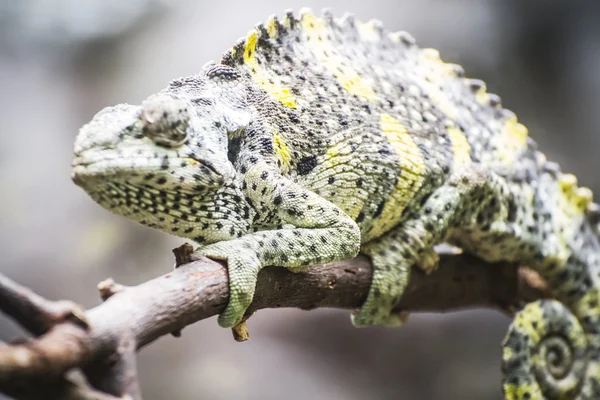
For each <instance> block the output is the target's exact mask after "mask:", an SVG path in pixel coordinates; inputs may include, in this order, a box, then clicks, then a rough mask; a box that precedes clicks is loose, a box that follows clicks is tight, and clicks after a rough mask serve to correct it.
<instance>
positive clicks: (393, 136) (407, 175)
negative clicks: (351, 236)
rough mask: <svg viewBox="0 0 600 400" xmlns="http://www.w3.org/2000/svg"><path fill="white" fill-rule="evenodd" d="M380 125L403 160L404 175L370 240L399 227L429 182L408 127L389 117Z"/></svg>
mask: <svg viewBox="0 0 600 400" xmlns="http://www.w3.org/2000/svg"><path fill="white" fill-rule="evenodd" d="M379 124H380V127H381V130H382V132H383V133H384V134H385V136H386V137H387V139H388V140H389V143H390V145H391V146H392V148H393V149H394V151H395V153H396V154H397V155H398V156H399V157H400V165H401V168H402V174H401V175H400V178H399V180H398V184H397V185H396V187H395V189H394V191H393V192H392V193H391V194H390V196H389V197H388V200H387V201H386V203H385V205H384V207H383V211H382V212H381V215H380V216H379V218H378V219H377V221H375V224H374V225H373V226H372V227H371V229H370V231H369V233H368V238H367V239H366V240H368V239H372V238H376V237H378V236H381V235H382V234H383V233H385V232H386V231H388V230H389V229H390V228H392V227H393V226H394V225H396V223H398V221H399V220H400V218H401V217H402V212H403V211H404V209H405V208H406V206H407V205H408V203H409V202H410V200H411V199H412V198H413V197H414V196H415V194H416V193H417V192H418V191H419V189H420V188H421V186H423V182H424V181H425V178H424V177H425V161H424V159H423V155H422V154H421V150H420V149H419V147H418V146H417V144H416V143H415V141H414V139H413V138H412V137H411V135H410V134H409V133H408V131H407V130H406V128H405V127H404V125H402V123H401V122H400V121H398V120H397V119H395V118H394V117H392V116H391V115H389V114H381V116H380V119H379Z"/></svg>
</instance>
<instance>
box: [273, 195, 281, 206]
mask: <svg viewBox="0 0 600 400" xmlns="http://www.w3.org/2000/svg"><path fill="white" fill-rule="evenodd" d="M281 201H282V198H281V196H280V195H277V196H275V198H274V199H273V204H275V205H276V206H278V205H280V204H281Z"/></svg>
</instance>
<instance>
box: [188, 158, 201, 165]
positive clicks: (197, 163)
mask: <svg viewBox="0 0 600 400" xmlns="http://www.w3.org/2000/svg"><path fill="white" fill-rule="evenodd" d="M185 162H186V163H187V164H188V165H191V166H192V167H197V166H198V165H200V162H199V161H196V160H194V159H193V158H186V159H185Z"/></svg>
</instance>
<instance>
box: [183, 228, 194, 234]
mask: <svg viewBox="0 0 600 400" xmlns="http://www.w3.org/2000/svg"><path fill="white" fill-rule="evenodd" d="M193 231H194V228H187V229H186V230H185V231H183V233H192V232H193Z"/></svg>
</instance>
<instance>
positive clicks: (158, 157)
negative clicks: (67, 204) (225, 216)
mask: <svg viewBox="0 0 600 400" xmlns="http://www.w3.org/2000/svg"><path fill="white" fill-rule="evenodd" d="M186 79H187V81H186V82H187V83H188V86H191V87H192V89H193V90H189V88H188V90H184V89H182V86H185V85H182V84H181V82H179V84H177V85H176V86H173V85H174V84H175V83H172V87H170V88H169V89H167V90H165V91H163V92H161V93H159V94H156V95H153V96H151V97H149V98H148V99H147V100H145V101H144V102H143V103H142V105H141V106H132V105H124V104H121V105H117V106H114V107H107V108H105V109H104V110H102V111H100V112H99V113H98V114H97V115H96V116H94V118H93V119H92V121H91V122H89V123H88V124H86V125H85V126H83V127H82V128H81V130H80V132H79V135H78V136H77V139H76V141H75V147H74V153H75V154H74V159H73V170H72V179H73V181H74V182H75V183H76V184H77V185H79V186H81V187H82V188H83V189H84V190H85V191H86V192H87V193H88V194H89V195H90V196H91V197H92V198H93V199H94V200H95V201H96V202H98V203H99V204H100V205H102V206H103V207H105V208H107V209H109V210H111V211H113V212H115V213H117V214H121V215H124V216H126V217H129V218H131V219H134V220H137V221H138V222H142V223H144V224H146V225H150V226H153V227H156V228H158V229H161V228H162V229H168V226H162V225H168V224H171V225H172V224H173V223H177V222H178V219H181V218H182V212H181V210H179V206H180V205H181V204H178V200H177V199H178V198H182V197H185V198H186V199H187V200H186V201H193V202H194V203H198V202H200V203H201V202H202V201H203V200H204V201H208V200H209V199H210V198H211V197H212V196H214V193H215V192H216V191H218V190H219V189H220V188H222V187H223V185H225V184H226V183H227V182H229V181H231V180H232V178H233V176H234V168H233V165H232V164H231V162H230V161H229V160H228V158H227V133H228V131H229V130H230V129H237V128H236V127H231V126H230V125H231V118H228V116H227V109H228V108H227V107H222V106H221V105H220V104H218V102H217V101H216V96H215V94H214V93H213V92H214V88H211V87H208V88H207V86H210V85H207V83H206V81H205V80H203V79H202V77H198V76H197V77H192V78H186ZM174 88H177V90H173V89H174ZM211 93H212V94H211ZM179 201H180V200H179Z"/></svg>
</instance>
